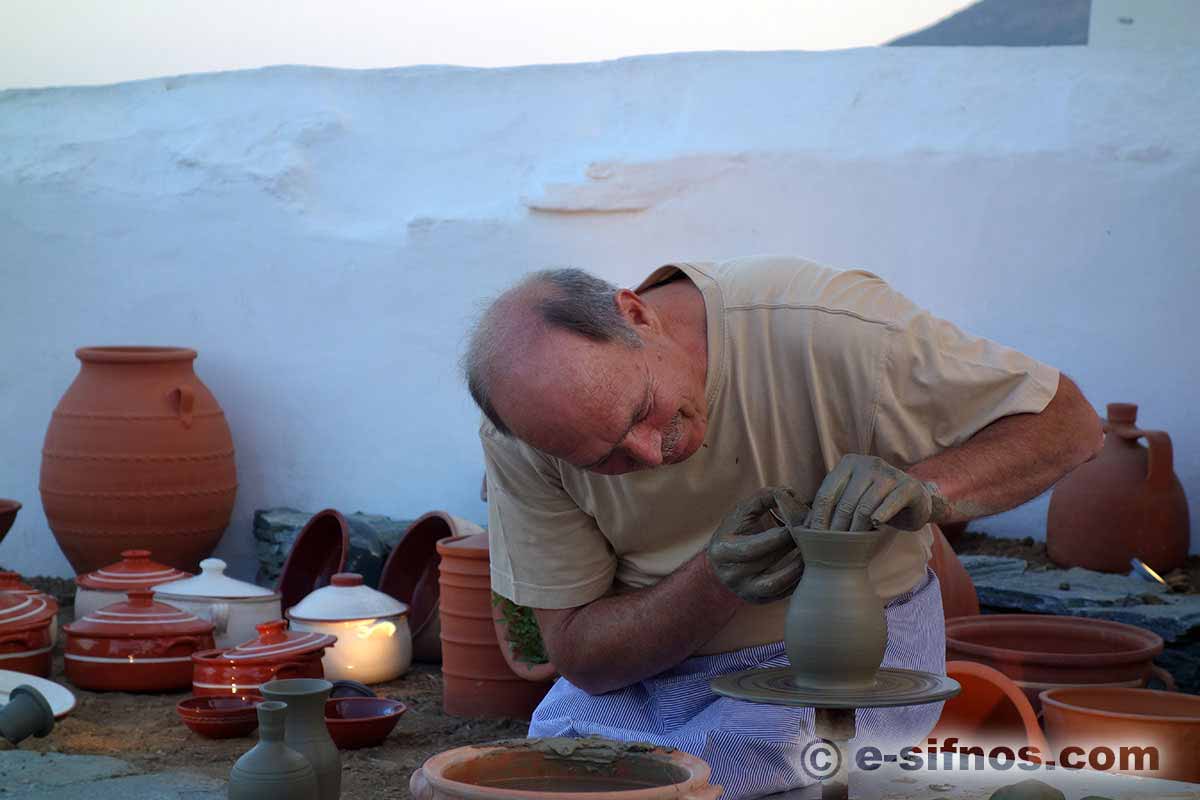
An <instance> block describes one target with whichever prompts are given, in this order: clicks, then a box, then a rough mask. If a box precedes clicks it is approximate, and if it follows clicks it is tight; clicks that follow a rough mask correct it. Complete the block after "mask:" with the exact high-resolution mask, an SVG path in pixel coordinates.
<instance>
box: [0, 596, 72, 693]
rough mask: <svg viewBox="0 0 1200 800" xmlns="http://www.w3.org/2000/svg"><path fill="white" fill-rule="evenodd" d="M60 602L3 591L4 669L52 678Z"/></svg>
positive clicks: (0, 663) (0, 658) (0, 664)
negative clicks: (53, 632) (53, 628)
mask: <svg viewBox="0 0 1200 800" xmlns="http://www.w3.org/2000/svg"><path fill="white" fill-rule="evenodd" d="M57 615H58V603H56V602H55V601H54V600H53V599H51V598H49V597H47V596H46V595H42V594H38V595H29V594H22V593H20V592H0V669H5V670H12V671H13V672H23V673H25V674H27V675H37V676H39V677H42V678H48V677H50V665H51V661H52V657H53V655H52V651H53V649H54V643H53V638H52V636H51V632H50V626H51V625H52V624H53V623H54V620H55V618H56V617H57Z"/></svg>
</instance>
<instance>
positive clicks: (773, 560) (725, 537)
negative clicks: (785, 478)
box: [708, 488, 804, 603]
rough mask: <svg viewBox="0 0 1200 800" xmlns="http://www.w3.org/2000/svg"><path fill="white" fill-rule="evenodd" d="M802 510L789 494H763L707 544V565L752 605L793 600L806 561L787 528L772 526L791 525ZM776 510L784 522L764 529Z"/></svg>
mask: <svg viewBox="0 0 1200 800" xmlns="http://www.w3.org/2000/svg"><path fill="white" fill-rule="evenodd" d="M802 508H803V506H801V505H800V504H799V503H798V502H797V501H796V499H795V496H794V495H792V493H791V490H790V489H779V488H767V489H762V490H760V491H759V492H758V493H757V494H755V495H754V496H753V497H751V498H750V499H749V500H746V501H744V502H742V503H741V504H739V505H738V507H737V508H735V509H734V510H733V511H732V512H731V513H730V514H729V515H728V516H727V517H725V519H724V520H723V521H722V522H721V525H720V526H719V527H718V528H717V530H716V532H715V533H714V534H713V537H712V539H711V540H710V541H709V543H708V561H709V564H711V565H712V568H713V572H715V573H716V575H717V577H718V578H719V579H720V581H721V583H723V584H725V586H726V587H727V588H728V589H729V590H730V591H731V592H733V593H734V594H736V595H737V596H738V597H740V598H741V599H742V600H745V601H746V602H748V603H769V602H771V601H773V600H778V599H780V598H783V597H787V596H788V595H789V594H791V593H792V590H793V589H795V588H796V584H797V583H799V581H800V576H801V575H803V574H804V559H803V558H801V557H800V550H799V549H798V548H797V547H796V544H795V542H794V541H793V540H792V534H791V532H790V531H789V530H788V528H787V527H786V525H785V526H781V527H774V526H773V522H774V521H782V522H791V521H792V519H790V518H794V517H795V516H796V515H797V514H798V513H799V512H798V511H797V509H802ZM772 510H778V511H779V514H780V516H779V517H778V518H777V520H773V521H772V522H769V523H764V520H763V517H764V515H770V513H771V511H772ZM768 519H770V517H769V516H768ZM768 526H770V527H768ZM764 528H766V530H764Z"/></svg>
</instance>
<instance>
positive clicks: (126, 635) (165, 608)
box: [63, 589, 213, 639]
mask: <svg viewBox="0 0 1200 800" xmlns="http://www.w3.org/2000/svg"><path fill="white" fill-rule="evenodd" d="M126 597H127V599H125V600H122V601H120V602H117V603H112V604H111V605H107V606H105V607H104V608H102V609H100V610H99V611H93V612H92V613H91V614H88V615H87V616H86V617H84V618H83V619H80V620H76V621H75V622H72V623H71V624H70V625H64V626H63V630H64V631H66V632H67V633H69V634H71V635H73V636H94V637H97V638H101V639H160V638H162V637H164V636H189V635H191V636H195V635H204V634H209V633H212V631H213V624H212V623H211V622H209V621H208V620H203V619H200V618H199V617H197V616H196V615H195V614H191V613H188V612H187V611H180V610H179V609H178V608H176V607H175V606H170V605H167V604H166V603H159V602H157V601H155V599H154V592H152V591H150V590H149V589H134V590H133V591H131V592H128V593H127V594H126Z"/></svg>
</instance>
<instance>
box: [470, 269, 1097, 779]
mask: <svg viewBox="0 0 1200 800" xmlns="http://www.w3.org/2000/svg"><path fill="white" fill-rule="evenodd" d="M464 367H465V372H466V378H467V384H468V388H469V391H470V392H471V394H472V396H473V397H474V399H475V400H476V402H477V403H478V404H479V406H480V408H481V409H482V411H483V416H484V419H483V421H482V423H481V426H480V439H481V442H482V445H483V450H484V455H485V459H486V464H487V494H488V502H489V536H490V538H491V553H492V556H491V581H492V588H493V589H494V590H495V591H496V592H498V593H499V594H501V595H504V596H505V597H508V598H509V599H510V600H512V601H513V602H515V603H518V604H520V605H524V606H528V607H531V608H533V609H534V612H535V615H536V617H537V619H538V622H539V625H540V626H541V630H542V634H543V638H544V640H545V644H546V648H547V652H548V654H549V656H550V658H551V660H552V661H554V663H555V665H556V666H557V667H558V669H559V671H560V673H561V674H562V676H563V677H562V678H560V679H559V681H558V682H557V683H556V684H555V686H554V688H553V689H552V690H551V691H550V693H549V694H548V695H547V697H546V699H545V700H544V701H543V702H542V704H541V705H540V706H539V707H538V709H537V710H536V712H535V713H534V716H533V721H532V724H531V726H530V735H534V736H568V737H573V736H586V735H589V734H592V733H603V735H606V736H608V737H616V738H623V739H628V740H640V741H652V742H654V743H656V744H662V745H669V746H672V747H676V748H678V749H681V750H684V751H686V752H690V753H693V754H697V755H699V754H703V757H704V758H705V759H706V760H708V761H709V762H710V763H711V764H712V767H713V782H714V783H717V784H720V785H722V786H724V787H725V792H726V793H725V795H724V796H725V797H727V798H740V797H748V796H754V795H761V794H767V793H770V792H773V791H783V790H787V789H792V788H796V787H798V786H803V785H806V784H808V783H810V782H811V780H810V779H809V778H807V777H806V776H805V775H804V774H803V773H802V772H801V771H800V770H799V769H798V768H793V767H790V766H787V765H790V764H796V763H798V758H797V757H798V754H799V753H800V751H801V750H802V749H803V747H804V745H805V744H806V743H807V741H808V739H809V737H810V736H811V730H812V720H813V715H812V711H811V709H802V708H773V709H771V710H770V712H767V711H765V710H764V707H762V706H759V705H755V704H752V703H747V702H744V701H742V700H737V699H734V698H729V697H718V696H717V695H715V694H713V693H712V691H711V690H710V688H709V681H710V680H712V679H713V678H716V677H719V676H721V675H726V674H731V673H735V672H738V671H741V670H746V669H752V668H782V667H787V666H788V665H789V659H788V655H789V654H788V652H786V651H785V645H784V642H783V637H784V628H785V624H786V619H787V615H788V606H789V601H790V599H791V595H792V592H793V590H794V589H795V587H796V585H797V583H798V581H800V578H801V576H802V575H804V574H805V572H806V565H805V561H804V558H803V557H802V556H801V554H799V553H798V552H797V548H796V545H795V542H794V541H793V539H792V531H794V530H796V529H800V528H803V529H808V530H813V531H824V532H829V531H833V532H843V533H849V532H855V533H853V534H851V535H857V532H861V531H867V530H870V529H873V528H886V529H889V530H887V531H886V532H885V534H884V535H882V536H881V537H880V539H879V541H878V543H877V544H878V548H879V549H878V552H874V553H873V554H872V555H871V556H870V557H869V558H868V559H867V564H866V566H865V568H864V569H859V570H858V572H859V575H860V576H859V577H857V578H855V580H856V581H864V580H865V581H866V582H867V583H868V584H869V586H870V588H871V589H872V590H873V591H874V593H875V594H876V595H877V596H878V597H879V600H880V604H881V605H882V606H883V608H882V613H883V618H884V625H885V626H886V629H887V632H888V636H887V643H886V645H885V647H886V649H885V651H884V652H883V654H882V662H883V665H884V666H885V667H887V668H903V669H912V670H923V671H926V672H931V673H938V672H942V671H943V670H944V652H943V645H942V625H943V622H942V609H941V602H940V595H939V590H938V584H937V581H936V578H935V577H934V576H933V575H932V573H931V572H930V571H929V570H928V568H927V565H926V562H927V560H928V558H929V554H930V549H929V546H930V542H931V537H932V534H931V530H930V528H929V525H930V523H949V522H955V521H961V520H966V519H971V518H973V517H976V516H981V515H986V514H993V513H997V512H999V511H1001V510H1004V509H1007V508H1011V507H1013V506H1015V505H1017V504H1019V503H1022V502H1024V501H1026V500H1028V499H1030V498H1031V497H1034V496H1035V495H1037V494H1039V493H1040V492H1041V491H1043V490H1044V489H1045V488H1046V487H1047V486H1049V485H1050V484H1052V483H1053V482H1054V481H1055V480H1057V479H1058V478H1059V477H1061V476H1062V475H1063V474H1064V473H1066V472H1067V471H1068V470H1070V469H1071V468H1073V467H1074V466H1076V465H1077V464H1079V463H1081V462H1083V461H1084V460H1085V459H1087V458H1088V457H1090V456H1091V455H1092V454H1093V453H1094V452H1095V451H1096V449H1097V448H1098V446H1099V444H1100V440H1101V429H1100V424H1099V420H1098V418H1097V417H1096V414H1095V412H1094V410H1093V409H1092V408H1091V406H1090V405H1089V404H1088V403H1087V401H1086V399H1085V398H1084V397H1083V396H1082V394H1081V393H1080V391H1079V389H1078V388H1077V387H1076V386H1075V384H1074V383H1073V382H1072V381H1071V380H1070V379H1069V378H1067V377H1066V376H1064V375H1061V374H1060V373H1059V371H1058V370H1056V369H1055V368H1053V367H1050V366H1048V365H1045V364H1042V363H1039V362H1038V361H1036V360H1034V359H1032V358H1030V357H1028V356H1025V355H1023V354H1021V353H1018V352H1016V351H1014V350H1012V349H1009V348H1007V347H1004V346H1002V345H999V344H996V343H994V342H990V341H986V340H983V339H979V338H976V337H973V336H971V335H969V334H967V333H964V332H963V331H961V330H960V329H958V328H957V327H955V326H954V325H953V324H951V323H950V322H947V321H945V320H941V319H938V318H937V317H934V316H933V315H932V314H930V313H928V312H926V311H924V310H922V309H921V308H919V307H918V306H917V305H915V304H914V303H912V302H911V301H909V300H908V299H907V298H905V297H903V296H902V295H900V294H899V293H898V292H896V291H895V290H893V289H892V288H891V287H889V286H888V285H887V284H886V283H884V282H883V281H882V280H880V279H879V278H878V277H876V276H874V275H871V274H869V273H866V272H861V271H845V272H839V271H836V270H832V269H827V268H825V267H822V266H819V265H817V264H813V263H811V262H808V261H804V260H802V259H797V258H788V257H753V258H742V259H735V260H731V261H725V262H717V263H679V264H673V265H668V266H665V267H661V268H659V269H658V270H656V271H655V272H654V273H652V274H651V275H650V276H649V277H648V278H647V279H646V280H645V281H643V282H642V283H641V284H640V285H639V286H638V287H636V288H635V289H632V290H629V289H618V288H617V287H615V286H611V285H609V284H607V283H605V282H603V281H601V280H599V279H597V278H594V277H592V276H590V275H588V274H587V273H584V272H582V271H578V270H570V269H566V270H555V271H547V272H541V273H534V274H532V275H530V276H529V277H527V278H526V279H525V280H523V281H522V282H521V283H519V284H518V285H517V286H515V287H514V288H512V289H510V290H509V291H507V292H505V293H504V294H503V295H501V296H500V297H499V298H498V299H497V300H496V301H495V302H494V303H493V304H492V305H491V306H490V307H489V308H488V309H487V310H486V311H485V313H484V314H483V315H482V317H481V318H480V320H479V322H478V323H477V325H476V327H475V329H474V331H473V332H472V335H471V339H470V343H469V345H468V349H467V352H466V355H465V358H464ZM764 487H767V488H764ZM772 487H789V489H781V488H772ZM802 503H808V504H810V506H811V508H809V509H804V508H803V506H802ZM772 511H774V512H775V515H778V517H780V518H782V519H783V520H784V523H785V524H780V523H777V522H776V521H774V517H773V515H772V514H771V512H772ZM862 575H865V577H862ZM820 583H821V581H820V580H818V581H816V582H815V583H814V586H817V585H819V584H820ZM859 585H860V588H861V585H862V584H861V583H860V584H859ZM805 591H813V590H811V589H807V590H806V589H802V592H801V593H802V594H803V593H804V592H805ZM828 591H832V589H830V590H828ZM829 601H830V597H829V595H828V594H825V595H822V594H821V593H820V592H819V591H818V592H815V593H814V594H813V597H812V600H811V602H813V603H817V604H820V603H828V602H829ZM801 606H802V607H801V608H800V609H799V610H798V611H797V613H811V608H809V607H808V605H807V601H806V602H804V603H802V604H801ZM868 616H869V615H867V614H859V615H856V619H855V621H853V622H851V623H847V624H848V626H849V627H850V628H853V629H854V630H853V632H850V631H848V632H847V637H848V638H847V644H846V647H847V648H856V647H859V645H857V644H855V643H854V642H853V641H852V639H853V638H854V637H856V636H858V635H859V633H860V631H861V630H865V629H866V628H869V627H870V626H872V625H875V626H876V627H875V629H874V633H875V634H876V635H877V634H878V630H879V629H878V618H877V617H876V618H875V619H876V622H874V623H871V622H868V621H866V620H867V618H868ZM864 626H865V627H864ZM866 638H868V639H871V638H877V636H874V637H866ZM840 649H841V647H840V645H837V644H829V643H826V644H820V645H819V643H816V642H812V643H811V647H806V646H805V643H804V641H803V638H802V637H801V640H800V642H799V643H798V644H795V643H794V646H793V650H792V657H793V659H794V660H795V661H797V662H798V663H799V665H800V666H802V667H803V666H804V665H805V663H806V662H807V664H808V666H807V667H806V668H807V669H809V672H810V674H809V676H808V678H807V679H808V680H810V681H811V680H816V681H821V680H825V681H828V680H830V679H829V677H828V676H829V675H830V674H832V670H831V669H830V667H829V661H830V659H833V658H835V656H834V655H832V654H833V653H835V652H837V651H839V650H840ZM860 655H861V653H860ZM872 658H873V656H872ZM869 660H870V659H866V658H864V659H863V661H864V662H865V661H869ZM822 671H824V673H825V677H821V673H822ZM862 674H863V673H862V672H861V671H856V672H855V677H854V680H862ZM939 712H940V705H938V704H931V705H928V706H922V707H911V706H905V707H902V708H901V709H900V710H897V711H891V710H889V709H877V710H875V711H874V712H873V713H872V714H871V715H869V718H868V717H861V716H860V719H859V722H858V728H857V729H858V733H859V740H860V741H863V740H867V739H875V740H879V741H887V740H903V742H904V743H905V744H907V743H909V742H912V741H919V740H920V739H921V738H922V737H924V736H925V735H926V734H927V733H928V731H929V730H930V729H931V728H932V726H933V724H934V722H935V721H936V719H937V716H938V713H939ZM751 730H752V731H754V735H753V736H750V735H746V732H747V731H751Z"/></svg>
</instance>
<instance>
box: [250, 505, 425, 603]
mask: <svg viewBox="0 0 1200 800" xmlns="http://www.w3.org/2000/svg"><path fill="white" fill-rule="evenodd" d="M315 513H316V512H314V511H300V510H298V509H295V508H287V507H281V508H266V509H259V510H257V511H255V512H254V551H255V556H256V557H257V559H258V575H257V578H256V580H257V582H258V583H259V585H261V586H274V585H275V584H276V582H277V581H278V580H279V573H280V571H281V570H282V569H283V563H284V561H286V560H287V557H288V553H290V552H291V550H292V545H293V544H295V542H296V537H297V536H299V535H300V530H301V528H303V527H304V525H305V524H306V523H307V522H308V521H309V520H310V519H311V518H312V516H313V514H315ZM343 516H345V518H346V523H347V524H348V526H349V527H350V553H349V555H348V556H347V563H346V569H347V570H348V571H351V572H358V573H361V574H362V576H363V580H364V582H365V583H366V584H367V585H368V586H374V585H376V583H377V582H378V579H379V571H380V570H381V569H382V568H383V562H384V561H385V560H387V556H388V553H390V552H391V550H392V548H393V547H395V546H396V543H397V542H398V541H400V539H401V538H403V536H404V533H405V531H407V530H408V528H409V526H410V525H412V523H413V520H411V519H392V518H391V517H387V516H384V515H383V514H364V513H363V512H361V511H357V512H355V513H353V514H344V515H343Z"/></svg>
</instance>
